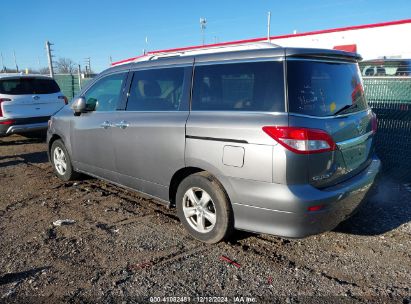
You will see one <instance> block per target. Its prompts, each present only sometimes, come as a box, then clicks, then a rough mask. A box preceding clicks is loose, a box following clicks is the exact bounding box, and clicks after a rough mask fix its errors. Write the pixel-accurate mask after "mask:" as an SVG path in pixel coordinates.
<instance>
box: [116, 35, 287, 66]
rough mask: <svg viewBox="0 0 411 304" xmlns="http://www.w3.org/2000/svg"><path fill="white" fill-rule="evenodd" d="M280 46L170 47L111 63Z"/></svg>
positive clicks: (245, 44) (268, 43)
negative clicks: (169, 48) (170, 48)
mask: <svg viewBox="0 0 411 304" xmlns="http://www.w3.org/2000/svg"><path fill="white" fill-rule="evenodd" d="M277 47H280V46H279V45H278V44H274V43H272V42H268V41H266V42H253V43H251V42H246V43H239V44H215V45H213V44H211V45H206V46H198V47H192V48H181V49H172V50H165V51H152V52H148V53H146V54H144V55H141V56H137V57H134V58H130V59H127V60H123V61H119V62H115V63H113V64H112V65H120V64H125V63H131V62H141V61H150V60H156V59H162V58H169V57H184V56H194V55H201V54H212V53H221V52H230V51H244V50H256V49H269V48H277Z"/></svg>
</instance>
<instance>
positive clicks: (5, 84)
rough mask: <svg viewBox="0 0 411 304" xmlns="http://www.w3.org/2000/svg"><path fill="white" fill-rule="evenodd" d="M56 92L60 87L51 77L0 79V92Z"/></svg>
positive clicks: (10, 93)
mask: <svg viewBox="0 0 411 304" xmlns="http://www.w3.org/2000/svg"><path fill="white" fill-rule="evenodd" d="M57 92H60V88H59V86H58V85H57V83H56V82H55V81H54V80H53V79H47V78H35V77H20V78H8V79H3V80H0V93H1V94H8V95H24V94H53V93H57Z"/></svg>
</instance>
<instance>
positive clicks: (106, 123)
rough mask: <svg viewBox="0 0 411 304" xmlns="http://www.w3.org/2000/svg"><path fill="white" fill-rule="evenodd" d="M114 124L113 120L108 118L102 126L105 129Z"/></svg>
mask: <svg viewBox="0 0 411 304" xmlns="http://www.w3.org/2000/svg"><path fill="white" fill-rule="evenodd" d="M112 126H113V124H112V123H111V122H109V121H108V120H106V121H105V122H103V123H102V124H101V127H102V128H104V129H107V128H110V127H112Z"/></svg>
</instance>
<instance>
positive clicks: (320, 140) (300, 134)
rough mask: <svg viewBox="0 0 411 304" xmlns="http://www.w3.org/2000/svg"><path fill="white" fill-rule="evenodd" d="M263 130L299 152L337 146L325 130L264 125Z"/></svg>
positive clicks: (305, 152)
mask: <svg viewBox="0 0 411 304" xmlns="http://www.w3.org/2000/svg"><path fill="white" fill-rule="evenodd" d="M263 131H264V132H265V133H267V134H268V135H270V136H271V137H272V138H274V139H275V140H276V141H277V142H278V143H279V144H281V145H283V146H284V147H285V148H287V149H288V150H290V151H293V152H295V153H298V154H310V153H321V152H327V151H334V150H335V149H336V148H337V146H336V144H335V142H334V140H333V139H332V138H331V136H330V134H328V133H327V132H325V131H323V130H318V129H308V128H298V127H271V126H269V127H263Z"/></svg>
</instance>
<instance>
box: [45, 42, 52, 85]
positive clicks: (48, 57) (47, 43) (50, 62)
mask: <svg viewBox="0 0 411 304" xmlns="http://www.w3.org/2000/svg"><path fill="white" fill-rule="evenodd" d="M52 45H53V44H52V43H50V42H49V41H46V50H47V59H48V62H49V71H50V77H51V78H54V70H53V55H52V54H51V51H52V49H51V48H50V46H52Z"/></svg>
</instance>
